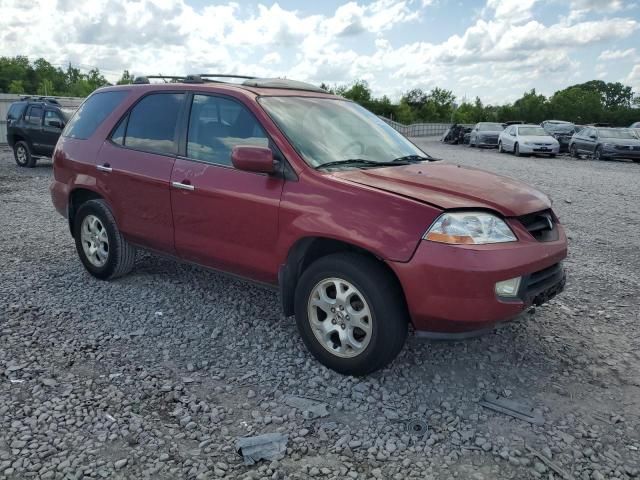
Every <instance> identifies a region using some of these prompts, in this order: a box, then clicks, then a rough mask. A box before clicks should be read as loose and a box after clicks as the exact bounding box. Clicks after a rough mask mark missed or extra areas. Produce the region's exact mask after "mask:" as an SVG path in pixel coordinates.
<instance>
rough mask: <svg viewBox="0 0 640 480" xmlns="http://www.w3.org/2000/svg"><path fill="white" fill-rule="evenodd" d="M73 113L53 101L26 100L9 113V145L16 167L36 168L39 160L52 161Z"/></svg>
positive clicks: (25, 98)
mask: <svg viewBox="0 0 640 480" xmlns="http://www.w3.org/2000/svg"><path fill="white" fill-rule="evenodd" d="M71 113H72V112H71V111H70V110H67V109H64V108H62V107H61V106H60V104H59V103H58V102H57V101H56V100H55V99H52V98H46V97H39V98H32V97H24V98H23V99H21V100H20V101H17V102H14V103H12V104H11V106H10V107H9V111H8V113H7V143H8V144H9V146H10V147H11V148H12V149H13V155H14V158H15V160H16V163H17V164H18V165H19V166H21V167H34V166H35V165H36V162H37V159H38V158H39V157H50V156H51V154H52V153H53V149H54V147H55V146H56V142H57V141H58V137H60V133H61V132H62V129H63V128H64V126H65V124H66V122H67V120H68V119H69V117H70V115H71Z"/></svg>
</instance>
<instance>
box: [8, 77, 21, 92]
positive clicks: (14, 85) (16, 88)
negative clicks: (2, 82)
mask: <svg viewBox="0 0 640 480" xmlns="http://www.w3.org/2000/svg"><path fill="white" fill-rule="evenodd" d="M8 90H9V93H24V85H23V84H22V80H12V81H11V83H10V84H9V88H8Z"/></svg>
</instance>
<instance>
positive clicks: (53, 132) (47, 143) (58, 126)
mask: <svg viewBox="0 0 640 480" xmlns="http://www.w3.org/2000/svg"><path fill="white" fill-rule="evenodd" d="M63 126H64V120H63V119H62V117H61V116H60V114H59V113H58V112H57V111H55V110H51V109H49V108H45V110H44V121H43V123H42V150H43V151H44V152H45V155H47V156H51V154H52V153H53V149H54V148H55V146H56V143H57V142H58V138H60V134H61V133H62V127H63Z"/></svg>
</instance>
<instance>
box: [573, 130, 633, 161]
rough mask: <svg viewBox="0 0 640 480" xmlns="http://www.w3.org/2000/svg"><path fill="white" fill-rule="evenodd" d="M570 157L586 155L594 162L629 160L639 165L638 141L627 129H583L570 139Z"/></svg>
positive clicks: (631, 131)
mask: <svg viewBox="0 0 640 480" xmlns="http://www.w3.org/2000/svg"><path fill="white" fill-rule="evenodd" d="M569 151H570V152H571V156H572V157H576V158H577V157H579V156H580V154H582V153H586V154H588V155H592V156H593V158H594V160H605V159H613V158H629V159H631V160H633V161H634V162H636V163H640V139H638V137H636V135H635V133H634V132H633V130H631V129H629V128H597V127H585V128H583V129H582V130H580V131H579V132H578V133H576V134H575V135H574V136H573V137H572V138H571V143H570V144H569Z"/></svg>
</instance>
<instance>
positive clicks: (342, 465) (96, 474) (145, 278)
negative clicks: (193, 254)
mask: <svg viewBox="0 0 640 480" xmlns="http://www.w3.org/2000/svg"><path fill="white" fill-rule="evenodd" d="M419 143H420V144H422V145H423V146H424V147H425V149H426V150H427V151H429V152H431V153H432V154H434V155H436V156H438V157H441V158H444V159H446V161H449V162H454V163H459V164H463V165H470V166H476V167H482V168H486V169H489V170H493V171H496V172H499V173H503V174H506V175H509V176H513V177H516V178H519V179H523V180H525V181H527V182H529V183H532V184H534V185H537V186H538V187H539V188H540V189H542V190H544V191H545V192H547V193H549V194H550V195H551V196H552V197H553V198H554V200H555V209H556V211H557V212H558V214H559V216H560V218H561V220H562V222H563V223H564V224H565V226H566V228H567V230H568V233H569V236H570V257H569V259H568V260H567V262H566V266H567V269H568V275H569V283H568V287H567V290H566V292H565V293H564V294H563V295H562V296H560V297H558V298H557V299H555V300H554V301H552V302H551V303H549V304H548V305H544V306H542V307H539V308H537V309H536V310H535V311H532V312H529V313H527V314H525V315H524V316H523V317H522V318H521V319H520V320H517V321H514V322H511V323H509V324H507V325H505V326H503V327H501V328H499V329H498V330H496V331H495V332H494V333H491V334H488V335H485V336H483V337H481V338H477V339H472V340H467V341H464V342H449V343H447V342H427V341H423V340H417V339H415V338H409V340H408V342H407V345H406V348H405V349H404V350H403V351H402V353H401V354H400V356H399V358H398V359H397V360H396V361H395V362H394V363H393V364H392V365H391V366H390V367H389V368H387V369H386V370H384V371H381V372H377V373H376V374H374V375H371V376H369V377H367V378H361V379H355V378H349V377H342V376H339V375H337V374H335V373H333V372H331V371H329V370H327V369H325V368H324V367H322V366H320V365H319V364H318V363H317V362H316V361H314V360H312V359H311V357H310V356H309V354H308V353H307V352H306V351H305V349H304V347H303V345H302V342H301V340H300V339H299V337H298V334H297V332H296V329H295V325H294V323H293V322H292V321H291V320H290V319H284V318H281V316H280V314H279V308H278V300H277V296H276V294H275V293H273V292H271V291H267V290H263V289H261V288H259V287H256V286H253V285H251V284H248V283H244V282H241V281H238V280H231V279H228V278H226V277H224V276H221V275H218V274H215V273H211V272H208V271H204V270H201V269H198V268H196V267H193V266H187V265H180V264H177V263H174V262H173V261H170V260H167V259H164V258H160V257H157V256H154V255H151V254H141V255H139V256H138V259H137V263H136V268H135V270H134V272H133V273H132V274H131V275H129V276H127V277H125V278H122V279H120V280H117V281H114V282H101V281H98V280H95V279H93V278H92V277H90V276H89V274H87V273H86V272H85V271H84V269H83V268H82V266H81V264H80V261H79V260H78V258H77V255H76V253H75V250H74V246H73V242H72V239H71V237H70V236H69V234H68V231H67V226H66V223H65V221H64V219H63V218H62V217H60V216H59V215H58V214H57V213H56V212H55V211H54V209H53V207H52V205H51V202H50V199H49V192H48V184H49V179H50V176H51V163H50V162H48V161H41V162H39V165H38V167H37V168H35V169H31V170H28V169H19V168H18V167H17V166H16V165H15V163H14V162H13V159H12V157H11V154H10V152H9V151H8V150H7V149H4V150H1V151H0V346H1V347H0V478H7V479H26V478H42V479H46V478H49V479H80V478H131V479H141V478H152V479H179V478H187V479H206V478H219V477H220V478H273V479H283V478H291V479H294V478H307V477H318V478H334V479H344V478H362V479H364V478H394V479H405V478H425V479H450V478H463V479H466V478H471V479H476V480H478V479H487V480H489V479H502V478H505V479H528V478H544V479H554V478H555V479H559V478H567V479H569V478H574V479H584V480H587V479H593V480H602V479H608V478H623V479H627V478H636V477H638V476H639V468H640V434H639V432H640V417H639V416H640V371H639V370H640V368H639V360H640V356H639V351H640V350H639V349H638V346H639V345H638V343H639V338H640V337H639V335H638V334H639V332H640V325H639V322H638V320H639V318H638V315H639V314H638V312H639V310H640V308H639V307H640V301H639V300H638V297H639V295H638V294H639V293H640V288H639V280H638V272H640V253H639V252H640V235H639V234H638V229H639V228H640V214H639V213H638V205H639V204H640V181H639V179H640V165H636V164H632V163H630V162H601V163H598V162H594V161H591V160H573V159H568V158H557V159H536V158H516V157H513V156H511V155H499V154H497V153H496V152H495V151H478V150H472V149H469V148H466V147H462V146H449V145H442V144H440V143H437V142H435V141H433V140H424V139H423V140H419ZM486 393H495V394H499V395H502V396H504V397H508V398H509V399H511V400H514V401H518V402H527V403H528V404H529V405H531V406H534V407H536V408H537V409H539V410H540V411H541V412H542V415H543V417H544V424H542V425H533V424H530V423H527V422H525V421H522V420H519V419H515V418H512V417H510V416H507V415H504V414H502V413H497V412H494V411H492V410H488V409H486V408H484V407H482V406H481V405H479V403H478V402H479V400H481V399H482V397H483V395H484V394H486ZM290 396H297V397H303V398H305V399H312V400H314V401H319V402H322V403H325V404H326V405H327V408H328V412H329V414H328V416H324V417H320V418H313V415H312V414H310V412H307V411H304V409H303V408H295V407H292V406H290V404H292V402H291V401H288V399H289V400H290ZM410 420H418V421H422V422H425V423H426V425H427V426H428V429H427V430H426V431H420V432H416V431H411V432H407V428H406V423H407V422H408V421H410ZM269 432H281V433H286V434H288V444H287V450H286V453H285V455H284V458H282V459H280V460H275V461H263V462H260V463H258V464H256V465H253V466H246V465H244V464H243V462H242V458H241V457H240V456H239V455H238V454H237V453H236V451H235V439H236V438H237V437H239V436H246V435H256V434H261V433H269Z"/></svg>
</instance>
